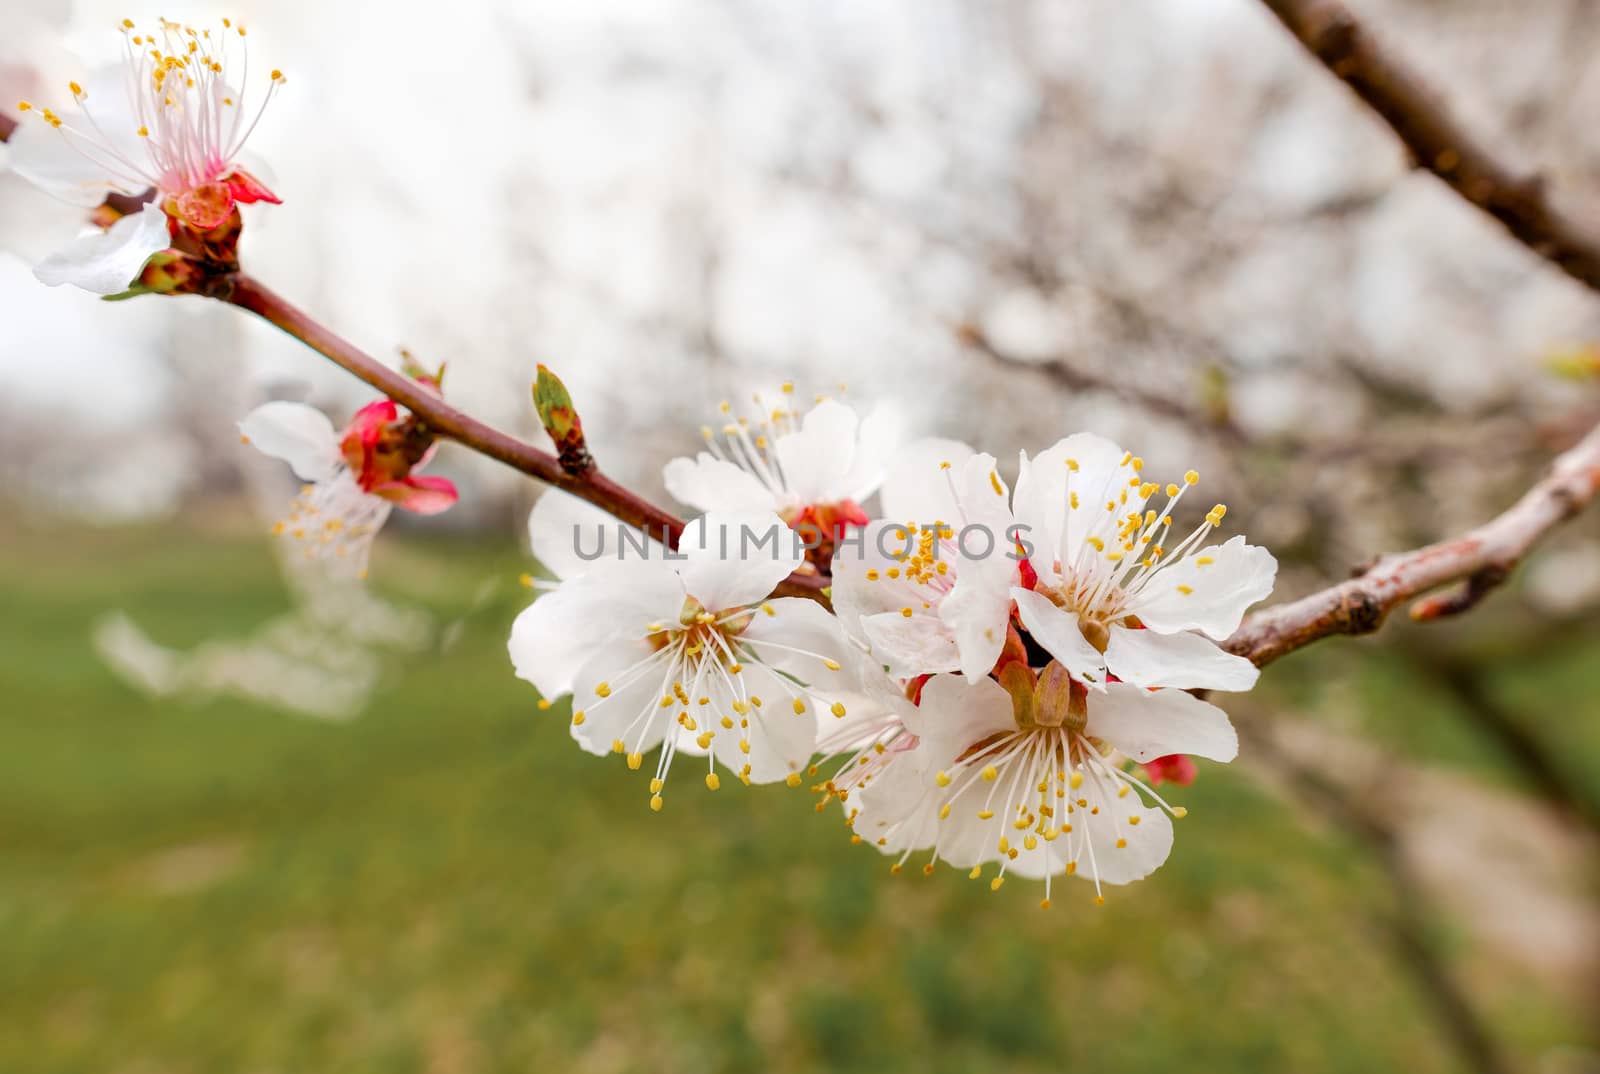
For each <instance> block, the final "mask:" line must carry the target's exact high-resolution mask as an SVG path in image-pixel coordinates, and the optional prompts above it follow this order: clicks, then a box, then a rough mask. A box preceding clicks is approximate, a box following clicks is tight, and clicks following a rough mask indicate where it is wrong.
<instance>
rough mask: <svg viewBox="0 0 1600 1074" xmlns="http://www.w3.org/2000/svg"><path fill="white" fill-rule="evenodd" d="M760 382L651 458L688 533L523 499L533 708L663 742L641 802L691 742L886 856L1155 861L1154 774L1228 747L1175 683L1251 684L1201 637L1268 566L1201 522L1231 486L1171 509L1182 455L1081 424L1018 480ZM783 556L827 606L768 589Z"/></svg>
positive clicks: (603, 747) (522, 661)
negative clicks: (722, 416) (549, 576)
mask: <svg viewBox="0 0 1600 1074" xmlns="http://www.w3.org/2000/svg"><path fill="white" fill-rule="evenodd" d="M787 391H788V386H786V392H787ZM756 406H757V413H756V415H755V416H754V417H751V416H745V417H742V418H741V417H736V416H734V415H733V414H731V413H727V414H726V416H727V419H728V420H727V421H726V424H725V425H724V427H723V428H722V429H721V430H720V431H716V430H712V429H709V428H708V429H707V430H705V435H706V440H707V442H708V445H709V449H708V450H707V451H706V452H704V453H702V454H700V455H699V456H698V457H697V458H694V459H687V458H682V459H676V460H674V461H672V462H671V463H669V464H668V466H667V468H666V479H667V482H668V485H669V487H670V488H671V489H672V490H673V491H674V493H675V494H676V495H677V496H678V497H679V498H680V499H682V500H683V501H684V502H686V503H688V504H690V505H691V506H693V507H695V508H698V509H700V510H702V511H703V512H704V513H703V514H702V515H700V516H699V517H698V518H696V519H694V520H693V521H692V522H690V523H689V526H688V528H687V529H686V530H685V531H684V533H683V536H682V539H681V540H680V542H679V543H678V547H677V550H676V552H674V551H672V550H671V549H669V548H668V546H667V545H666V544H664V543H662V542H661V541H660V540H658V538H659V537H660V536H661V535H650V534H644V533H640V532H637V531H628V530H626V529H624V528H621V527H619V525H618V524H617V523H616V522H615V521H614V520H610V519H609V517H608V516H605V515H604V514H603V513H601V512H600V511H599V509H598V508H595V507H592V506H590V505H588V504H586V503H583V502H582V501H579V500H577V499H576V498H574V497H572V496H569V495H567V494H565V493H561V492H550V493H547V494H546V495H545V496H544V497H543V498H542V499H541V500H540V501H539V502H538V504H537V505H536V506H535V508H534V511H533V514H532V516H531V518H530V529H531V537H532V543H533V550H534V554H535V555H536V556H537V557H538V558H539V560H540V562H541V563H542V564H543V565H544V567H545V568H547V569H548V570H549V571H551V572H553V573H554V574H555V575H557V576H558V578H559V581H555V582H550V583H546V587H547V590H548V591H547V592H544V593H543V594H542V595H541V596H539V598H538V599H537V600H536V601H535V602H534V603H533V604H532V605H531V606H530V607H529V608H528V609H527V610H526V611H524V612H523V613H522V614H521V616H519V617H518V619H517V621H516V623H515V625H514V627H513V629H512V634H511V639H510V653H511V658H512V661H513V663H514V665H515V667H516V671H517V674H518V675H519V676H521V677H522V678H524V679H526V680H528V681H529V682H531V683H533V684H534V685H535V686H536V687H538V688H539V690H540V692H541V693H542V694H543V695H544V697H545V699H546V700H545V701H542V702H541V707H542V708H548V707H549V706H550V703H551V699H556V698H561V697H567V696H570V698H571V705H572V712H571V721H572V736H573V738H574V739H576V740H577V742H578V744H579V745H580V746H582V747H583V748H584V749H585V750H587V751H588V752H590V753H594V754H597V755H605V754H612V753H615V754H618V755H620V756H621V757H622V758H624V759H625V762H626V764H627V765H628V767H629V768H631V769H640V768H642V767H643V766H644V764H645V759H646V756H647V755H651V754H653V755H654V756H653V759H652V760H651V768H650V770H651V776H650V780H649V784H648V791H649V802H650V806H651V808H652V809H655V810H660V809H661V808H662V807H663V805H664V803H665V801H666V795H667V793H668V790H667V785H668V778H669V775H670V773H671V771H672V769H673V767H674V762H675V761H678V760H679V758H680V757H681V756H685V755H686V756H688V757H690V758H693V760H691V761H689V762H688V763H690V764H693V765H696V766H698V767H700V768H701V770H702V771H703V773H704V780H705V784H706V786H707V787H709V788H711V789H712V790H716V789H717V788H718V787H720V786H721V783H722V780H723V777H724V774H725V773H726V774H731V775H732V776H733V777H734V778H737V779H739V780H741V781H743V782H744V783H746V784H756V783H775V782H780V781H782V782H785V783H787V784H788V785H790V786H801V785H808V786H810V787H811V788H812V789H813V790H814V791H815V792H817V793H818V795H819V796H820V800H821V802H824V803H825V802H829V801H833V800H837V801H838V802H839V803H840V805H841V806H842V807H843V809H844V810H845V813H846V819H847V821H848V823H849V825H850V827H851V828H852V830H853V832H854V836H855V838H856V839H857V840H858V841H865V842H868V843H870V844H872V845H874V846H876V847H878V849H879V850H881V851H882V852H884V853H885V854H888V855H892V856H893V858H894V866H893V868H894V869H895V871H899V869H900V867H901V865H902V864H903V863H904V862H906V861H907V860H908V859H909V858H911V857H912V856H913V855H918V856H921V857H922V859H923V868H924V870H925V871H929V872H931V871H933V869H934V866H935V864H936V863H938V862H940V861H943V862H947V863H949V864H950V865H952V866H955V867H957V868H959V869H963V870H970V874H971V875H972V876H973V877H974V878H977V877H980V876H982V875H984V870H985V868H986V867H988V866H993V867H994V869H993V871H992V875H991V877H990V884H991V886H993V887H995V888H998V887H999V886H1000V884H1001V883H1002V882H1003V880H1004V878H1005V877H1006V876H1007V875H1009V874H1011V873H1016V874H1018V875H1021V876H1023V877H1027V878H1031V879H1042V880H1044V882H1045V885H1046V887H1045V898H1044V902H1045V904H1046V905H1048V903H1049V889H1050V883H1051V880H1052V878H1053V877H1056V876H1060V875H1063V874H1066V875H1072V874H1080V875H1083V876H1085V877H1088V878H1091V879H1092V880H1093V881H1094V884H1095V888H1096V897H1097V898H1098V897H1100V896H1099V892H1100V887H1101V885H1102V884H1121V883H1127V882H1129V881H1132V880H1137V879H1140V878H1141V877H1144V876H1146V875H1148V874H1149V873H1151V872H1152V871H1153V870H1155V869H1156V868H1157V867H1159V866H1160V865H1161V863H1162V862H1163V861H1165V860H1166V857H1167V855H1168V853H1169V851H1170V850H1171V846H1172V824H1171V819H1172V818H1174V817H1182V816H1183V815H1184V810H1183V808H1182V807H1181V806H1174V805H1171V804H1169V803H1168V802H1167V801H1166V800H1165V799H1164V798H1163V797H1162V796H1161V794H1160V793H1158V792H1157V791H1156V790H1155V789H1154V786H1153V785H1154V784H1156V783H1159V782H1160V780H1161V778H1162V776H1163V774H1167V775H1169V776H1170V775H1171V774H1172V773H1173V772H1174V771H1175V770H1176V768H1177V766H1175V765H1174V764H1172V762H1173V761H1174V760H1184V761H1185V762H1186V759H1187V758H1188V757H1189V756H1198V757H1205V758H1209V759H1212V760H1218V761H1227V760H1230V759H1232V757H1233V756H1234V755H1235V753H1236V752H1237V748H1238V743H1237V739H1236V737H1235V735H1234V732H1233V729H1232V727H1231V726H1230V724H1229V722H1228V718H1227V716H1226V715H1225V714H1224V713H1223V712H1222V710H1221V709H1219V708H1217V707H1216V706H1214V705H1212V704H1210V703H1209V702H1207V701H1204V700H1201V699H1200V698H1198V697H1196V696H1195V695H1194V694H1192V693H1190V692H1189V691H1191V690H1208V691H1209V690H1246V689H1249V688H1250V687H1251V686H1252V685H1253V684H1254V682H1255V679H1256V674H1257V672H1256V669H1255V667H1254V666H1252V665H1251V664H1250V662H1249V661H1247V660H1244V659H1242V658H1240V657H1237V656H1234V655H1232V654H1230V653H1228V652H1226V651H1225V650H1224V649H1223V648H1221V647H1220V646H1219V644H1218V642H1219V641H1221V640H1223V639H1225V638H1227V637H1228V635H1229V634H1231V633H1232V632H1233V631H1234V630H1236V629H1237V628H1238V626H1239V623H1240V620H1241V618H1242V617H1243V615H1244V612H1245V609H1246V608H1247V607H1249V606H1250V605H1251V604H1253V603H1255V602H1257V601H1259V600H1261V599H1262V598H1264V597H1265V596H1267V594H1268V593H1269V592H1270V591H1271V589H1272V585H1273V580H1274V577H1275V575H1276V571H1277V564H1276V561H1275V560H1274V559H1273V557H1272V556H1271V555H1270V554H1269V553H1268V552H1266V551H1265V550H1264V549H1261V548H1258V547H1255V546H1253V545H1249V544H1246V543H1245V541H1244V539H1243V538H1242V537H1234V538H1232V539H1230V540H1226V541H1221V540H1218V539H1217V538H1216V536H1215V531H1216V530H1217V529H1218V528H1219V527H1220V525H1221V523H1222V521H1223V517H1224V514H1225V508H1224V507H1223V506H1222V505H1220V504H1219V505H1216V506H1212V507H1210V508H1209V509H1208V510H1207V511H1206V512H1205V513H1204V515H1203V518H1202V520H1201V521H1199V523H1198V524H1197V525H1195V526H1194V528H1193V529H1188V530H1187V531H1185V530H1179V531H1177V532H1176V533H1175V532H1174V530H1173V527H1174V526H1175V525H1179V522H1178V518H1179V516H1180V514H1187V513H1188V512H1187V511H1186V510H1184V509H1183V508H1185V507H1186V506H1187V505H1186V504H1184V501H1185V500H1186V498H1187V497H1188V496H1189V495H1190V494H1191V490H1192V489H1193V488H1194V487H1195V486H1196V484H1197V483H1198V481H1199V475H1198V474H1196V473H1194V472H1193V471H1190V472H1188V473H1186V474H1183V475H1179V476H1177V477H1176V479H1175V480H1172V481H1170V482H1167V483H1162V482H1158V481H1155V480H1152V479H1151V478H1150V477H1149V476H1148V475H1147V474H1146V473H1145V472H1144V462H1143V460H1142V459H1140V458H1138V457H1137V456H1135V455H1133V454H1132V453H1131V452H1128V451H1124V450H1123V449H1122V448H1120V447H1118V446H1117V445H1115V444H1113V443H1111V442H1110V441H1108V440H1106V439H1104V438H1102V437H1099V436H1096V435H1093V434H1089V433H1079V434H1075V435H1072V436H1069V437H1066V438H1065V439H1063V440H1061V441H1059V442H1058V443H1056V444H1054V445H1052V446H1051V447H1049V448H1048V449H1046V450H1045V451H1043V452H1040V453H1039V454H1037V455H1035V456H1033V457H1031V458H1030V457H1028V456H1027V455H1026V454H1024V455H1023V456H1022V458H1021V459H1020V461H1019V467H1020V469H1019V471H1018V476H1017V481H1016V485H1015V488H1014V489H1013V488H1011V487H1009V486H1008V484H1007V482H1006V481H1005V480H1004V479H1003V478H1002V477H1001V475H1000V471H999V467H998V465H997V462H996V460H995V459H994V457H993V456H990V455H985V454H981V453H979V452H976V451H974V450H973V449H972V448H970V447H968V446H966V445H964V444H961V443H958V442H955V441H948V440H924V441H919V442H915V443H911V444H908V445H905V446H904V447H902V448H899V449H898V450H893V449H890V448H889V447H888V445H887V444H885V443H884V441H883V438H882V437H880V436H878V435H877V433H876V431H875V430H874V429H873V428H872V427H871V423H870V422H860V421H858V419H857V416H856V414H855V412H854V411H853V410H852V409H851V408H850V407H848V406H846V405H844V404H842V403H840V402H837V401H833V400H823V401H821V402H819V403H818V404H817V405H816V406H815V407H814V408H812V409H810V410H809V411H807V412H805V413H804V414H801V413H798V412H797V411H796V410H795V409H793V408H792V407H791V406H789V404H788V395H787V394H786V395H785V397H784V399H783V400H781V401H779V402H778V403H777V405H769V404H768V402H767V401H766V400H764V399H762V398H761V397H759V396H758V397H757V398H756ZM724 409H725V412H727V411H728V408H726V407H725V408H724ZM874 494H875V495H876V501H877V505H878V510H877V511H876V512H875V514H874V513H869V512H868V511H866V510H865V509H864V507H863V504H864V502H870V501H869V499H868V498H869V497H871V496H873V495H874ZM819 552H821V553H824V555H825V557H826V558H824V556H819V554H818V553H819ZM825 573H826V575H828V576H830V577H829V578H824V574H825ZM791 575H793V576H794V578H795V580H796V581H799V582H805V581H807V580H814V581H815V582H816V583H819V584H818V586H817V587H816V591H815V594H816V595H818V596H821V595H822V594H823V593H824V592H826V594H828V595H829V596H831V603H832V610H831V611H830V610H829V609H828V607H827V606H826V605H825V604H824V603H822V602H821V601H819V600H815V599H810V597H809V596H807V595H786V596H773V595H772V594H773V593H774V591H775V590H776V589H777V587H779V585H780V583H783V582H784V581H785V579H787V578H790V576H791ZM830 580H831V584H829V585H828V586H827V588H826V590H823V589H822V588H821V586H820V583H822V582H824V581H830ZM802 591H803V590H802ZM1140 765H1144V766H1146V767H1145V768H1144V769H1143V770H1142V773H1141V770H1140V768H1139V766H1140ZM680 767H681V766H680ZM1189 770H1190V771H1191V772H1192V765H1191V766H1190V769H1189Z"/></svg>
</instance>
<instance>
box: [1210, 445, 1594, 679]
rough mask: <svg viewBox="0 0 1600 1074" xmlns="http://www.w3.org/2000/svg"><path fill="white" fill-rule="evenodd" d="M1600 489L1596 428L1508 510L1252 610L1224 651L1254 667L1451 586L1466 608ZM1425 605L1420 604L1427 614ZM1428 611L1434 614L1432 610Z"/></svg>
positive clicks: (1363, 627) (1370, 623)
mask: <svg viewBox="0 0 1600 1074" xmlns="http://www.w3.org/2000/svg"><path fill="white" fill-rule="evenodd" d="M1597 492H1600V425H1597V426H1596V427H1595V428H1593V429H1591V430H1590V431H1589V434H1588V435H1587V436H1585V437H1584V438H1583V439H1582V440H1581V441H1579V442H1578V443H1577V444H1576V445H1575V446H1574V447H1572V448H1571V449H1569V450H1568V451H1566V452H1565V453H1563V454H1562V455H1560V456H1558V457H1557V458H1556V460H1555V462H1554V463H1553V464H1552V465H1551V467H1550V472H1549V473H1548V474H1546V475H1545V477H1544V478H1543V479H1542V480H1540V481H1539V482H1538V483H1537V484H1535V485H1534V486H1533V487H1532V488H1531V489H1529V490H1528V491H1527V492H1526V493H1524V494H1523V496H1522V498H1521V499H1520V500H1518V501H1517V502H1516V503H1515V504H1513V505H1512V506H1511V507H1510V508H1509V509H1508V510H1506V511H1505V513H1503V514H1501V515H1499V516H1498V517H1496V518H1494V519H1491V520H1490V521H1488V522H1486V523H1484V524H1483V525H1482V526H1479V527H1478V528H1477V529H1474V530H1471V531H1469V532H1467V533H1464V534H1462V535H1460V536H1459V537H1452V538H1450V539H1449V540H1445V541H1440V542H1439V543H1437V544H1431V545H1428V546H1426V547H1424V548H1418V549H1415V550H1413V551H1410V552H1399V553H1395V554H1393V555H1387V556H1383V557H1381V558H1380V559H1379V560H1378V561H1377V562H1376V563H1374V564H1372V565H1371V566H1370V567H1367V568H1366V569H1364V570H1363V571H1362V572H1361V573H1360V574H1358V575H1357V576H1356V577H1354V578H1352V579H1350V580H1349V581H1346V582H1341V583H1340V584H1338V585H1335V586H1330V587H1328V588H1327V589H1323V590H1320V591H1319V592H1316V593H1312V594H1311V595H1310V596H1306V597H1302V598H1300V599H1299V600H1296V601H1291V602H1290V603H1288V604H1281V605H1278V606H1276V607H1273V608H1267V609H1264V610H1262V611H1259V612H1256V613H1255V614H1254V615H1251V616H1250V617H1248V618H1247V619H1246V620H1245V621H1244V625H1243V626H1241V627H1240V628H1239V629H1238V631H1237V632H1235V633H1234V635H1233V636H1232V637H1231V638H1229V639H1228V640H1227V641H1226V642H1225V643H1224V647H1225V648H1227V649H1228V650H1229V651H1230V652H1234V653H1237V654H1239V655H1240V656H1244V657H1248V658H1249V659H1250V660H1252V661H1254V662H1255V663H1256V664H1257V666H1260V665H1264V664H1267V663H1270V662H1271V661H1273V660H1276V659H1278V658H1279V657H1280V656H1284V655H1286V654H1288V653H1291V652H1293V651H1294V650H1296V649H1299V648H1301V647H1303V646H1305V645H1309V644H1310V643H1311V642H1314V641H1317V640H1319V639H1321V638H1326V637H1329V636H1331V635H1334V634H1369V633H1371V632H1372V631H1374V630H1377V629H1378V627H1379V626H1381V625H1382V624H1383V621H1384V619H1385V618H1386V617H1387V616H1388V614H1389V613H1390V612H1391V611H1392V610H1394V608H1395V607H1397V606H1398V605H1400V604H1402V603H1404V602H1405V601H1407V600H1410V599H1412V598H1413V597H1419V596H1422V595H1423V594H1424V593H1427V592H1429V591H1430V590H1433V589H1437V588H1439V587H1440V586H1443V585H1448V584H1449V583H1451V582H1463V583H1465V584H1466V586H1467V589H1466V590H1465V591H1464V592H1470V593H1471V594H1472V596H1471V597H1470V598H1464V597H1457V598H1454V599H1453V600H1446V601H1444V602H1442V604H1443V605H1444V606H1446V608H1447V610H1448V609H1450V608H1453V609H1454V610H1464V609H1465V607H1468V606H1470V605H1472V604H1476V603H1477V602H1478V601H1479V600H1481V599H1482V597H1483V596H1484V594H1485V593H1486V592H1487V590H1488V589H1489V588H1491V587H1492V586H1494V585H1498V584H1500V583H1501V582H1503V581H1504V580H1505V579H1506V578H1507V577H1508V576H1509V574H1510V571H1511V569H1512V568H1513V567H1515V566H1516V564H1517V562H1518V561H1519V560H1521V558H1522V557H1523V556H1524V555H1526V554H1527V552H1528V551H1529V550H1530V549H1532V548H1533V546H1534V545H1536V544H1538V543H1539V541H1541V540H1543V539H1544V537H1545V536H1546V535H1547V534H1549V532H1550V531H1551V530H1552V529H1554V528H1555V527H1556V526H1557V525H1558V524H1559V523H1561V522H1563V521H1565V520H1566V519H1569V518H1571V517H1572V516H1573V515H1575V514H1577V513H1578V512H1579V511H1581V510H1582V509H1583V508H1584V507H1585V506H1586V505H1587V504H1588V503H1589V501H1590V500H1592V499H1594V497H1595V494H1596V493H1597ZM1430 607H1431V606H1430V604H1429V603H1427V602H1424V604H1423V605H1422V609H1423V615H1424V617H1426V616H1427V615H1428V613H1429V610H1430ZM1433 614H1439V612H1438V611H1437V609H1436V608H1435V610H1434V612H1433Z"/></svg>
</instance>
